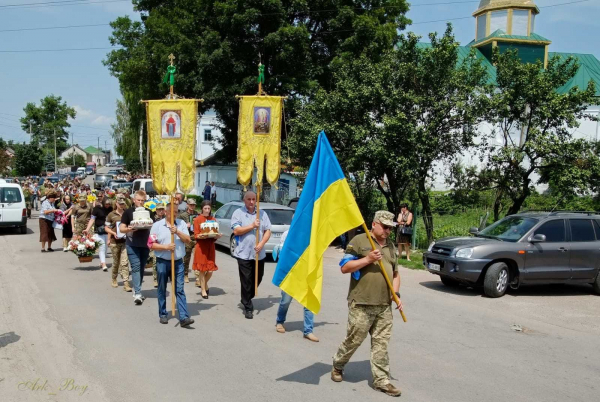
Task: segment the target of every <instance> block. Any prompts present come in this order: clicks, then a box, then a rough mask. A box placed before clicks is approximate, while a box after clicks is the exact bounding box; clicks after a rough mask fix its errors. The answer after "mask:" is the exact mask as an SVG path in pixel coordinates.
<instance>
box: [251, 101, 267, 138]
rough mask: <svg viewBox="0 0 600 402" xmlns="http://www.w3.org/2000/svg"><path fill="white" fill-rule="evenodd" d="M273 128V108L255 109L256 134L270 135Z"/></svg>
mask: <svg viewBox="0 0 600 402" xmlns="http://www.w3.org/2000/svg"><path fill="white" fill-rule="evenodd" d="M270 127H271V108H270V107H255V108H254V134H269V128H270Z"/></svg>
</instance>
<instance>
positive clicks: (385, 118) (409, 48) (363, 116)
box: [290, 26, 487, 240]
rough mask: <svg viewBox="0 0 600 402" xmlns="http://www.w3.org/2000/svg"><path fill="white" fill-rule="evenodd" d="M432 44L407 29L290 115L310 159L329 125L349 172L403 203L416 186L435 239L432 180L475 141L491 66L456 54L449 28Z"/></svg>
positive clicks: (392, 203) (351, 64)
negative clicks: (435, 170) (441, 165)
mask: <svg viewBox="0 0 600 402" xmlns="http://www.w3.org/2000/svg"><path fill="white" fill-rule="evenodd" d="M429 38H430V40H431V44H430V45H426V46H425V45H422V44H421V43H419V39H420V38H419V37H418V36H416V35H414V34H408V35H407V36H402V37H401V38H400V41H399V43H398V45H397V48H396V50H395V51H390V52H386V53H385V54H384V55H382V57H381V61H378V62H377V61H373V60H372V59H371V58H369V57H366V56H364V57H360V58H358V59H357V60H355V61H348V62H346V63H344V64H343V65H342V66H341V67H340V68H339V69H337V70H336V73H335V75H334V85H335V87H334V89H333V90H331V91H325V90H324V89H321V90H320V91H318V92H317V94H316V96H314V97H312V98H311V99H310V101H309V102H306V103H305V105H304V108H303V109H302V111H301V112H300V115H299V117H298V118H297V119H295V120H294V121H293V124H292V127H294V132H293V135H292V136H291V140H290V141H291V143H292V144H293V147H292V148H293V149H295V150H297V152H298V161H299V162H300V163H302V161H304V163H309V161H310V156H309V155H310V150H311V149H313V148H314V143H315V138H316V135H317V134H318V132H319V131H320V130H321V129H325V132H326V133H327V135H328V137H329V139H330V142H331V143H332V146H333V147H334V149H335V151H336V153H337V155H338V158H339V159H340V163H341V164H342V166H343V168H344V169H345V170H346V172H351V173H354V172H363V171H364V172H365V173H366V174H367V175H368V177H369V178H370V179H372V180H374V182H375V183H376V184H377V186H378V187H379V189H380V190H381V191H382V193H383V194H384V195H385V197H386V201H387V205H388V209H389V210H391V211H394V212H397V211H398V210H399V204H400V202H401V201H402V200H403V198H404V196H405V194H406V191H407V189H408V188H410V186H411V185H413V186H416V193H417V195H418V198H419V200H420V201H421V205H422V207H423V218H424V221H425V227H426V231H427V237H428V238H429V239H430V240H431V239H432V238H433V217H432V213H431V205H430V201H429V189H428V185H427V181H428V179H429V178H430V177H431V173H432V167H433V165H434V163H436V162H442V161H445V160H450V159H452V158H454V157H455V156H456V155H457V154H458V153H459V152H461V151H463V150H465V149H466V148H467V147H469V146H471V145H473V139H474V137H475V135H476V131H475V127H476V126H477V123H478V122H479V121H480V120H481V119H482V117H483V115H484V112H485V110H486V107H487V97H486V96H485V90H486V82H487V73H486V71H485V69H484V67H483V66H482V65H481V63H480V62H479V60H478V59H477V58H476V57H475V56H474V53H473V54H472V57H468V58H465V59H464V61H459V59H458V44H457V43H456V42H455V40H454V36H453V34H452V30H451V27H450V26H448V29H447V30H446V32H445V34H444V35H443V36H442V37H441V38H438V37H437V35H436V34H431V35H429Z"/></svg>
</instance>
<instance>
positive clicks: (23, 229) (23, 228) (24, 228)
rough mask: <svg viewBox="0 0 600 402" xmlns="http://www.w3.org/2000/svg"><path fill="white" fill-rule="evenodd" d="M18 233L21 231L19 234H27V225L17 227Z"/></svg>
mask: <svg viewBox="0 0 600 402" xmlns="http://www.w3.org/2000/svg"><path fill="white" fill-rule="evenodd" d="M19 233H21V234H27V226H21V227H20V228H19Z"/></svg>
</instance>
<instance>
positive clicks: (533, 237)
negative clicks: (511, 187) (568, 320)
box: [423, 212, 600, 297]
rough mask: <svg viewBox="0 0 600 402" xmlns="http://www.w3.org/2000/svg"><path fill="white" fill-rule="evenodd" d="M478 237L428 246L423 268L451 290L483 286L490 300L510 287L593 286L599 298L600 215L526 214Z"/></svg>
mask: <svg viewBox="0 0 600 402" xmlns="http://www.w3.org/2000/svg"><path fill="white" fill-rule="evenodd" d="M470 232H471V234H473V235H474V237H448V238H444V239H441V240H438V241H436V242H434V243H432V244H431V245H430V246H429V249H428V250H427V252H426V253H424V254H423V264H424V265H425V268H426V269H427V270H428V271H429V272H431V273H432V274H435V275H439V276H440V279H441V281H442V282H443V283H444V284H445V285H448V286H456V285H458V284H460V283H463V284H468V285H470V286H473V285H475V286H483V291H484V293H485V295H486V296H488V297H500V296H502V295H504V293H505V292H506V290H507V288H508V286H510V287H511V288H513V289H517V288H518V287H519V286H520V285H523V284H528V285H529V284H550V283H589V284H592V286H593V289H594V291H595V292H596V293H598V294H600V275H599V270H600V215H599V214H597V213H595V212H525V213H520V214H516V215H510V216H507V217H505V218H504V219H501V220H499V221H498V222H495V223H494V224H493V225H490V226H488V227H487V228H485V229H483V230H482V231H481V232H479V231H478V230H477V229H476V228H471V230H470Z"/></svg>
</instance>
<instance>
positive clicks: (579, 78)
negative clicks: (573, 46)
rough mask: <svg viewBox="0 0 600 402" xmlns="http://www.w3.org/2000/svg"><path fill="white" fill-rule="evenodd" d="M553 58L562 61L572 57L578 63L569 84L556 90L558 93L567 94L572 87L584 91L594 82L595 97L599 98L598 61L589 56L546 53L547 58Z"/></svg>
mask: <svg viewBox="0 0 600 402" xmlns="http://www.w3.org/2000/svg"><path fill="white" fill-rule="evenodd" d="M554 56H559V57H560V58H561V59H563V60H564V59H566V58H567V57H569V56H573V57H574V58H575V59H576V60H577V62H578V63H579V70H577V73H576V74H575V76H574V77H573V78H571V79H570V80H569V82H567V83H566V84H565V85H564V86H562V87H561V88H559V89H558V92H559V93H565V92H568V91H569V90H570V89H571V88H573V87H578V88H579V89H581V90H584V89H586V88H587V86H588V83H589V82H590V81H594V82H595V83H596V96H598V97H600V60H598V59H597V58H596V57H595V56H594V55H591V54H580V53H556V52H548V57H549V58H552V57H554Z"/></svg>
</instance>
